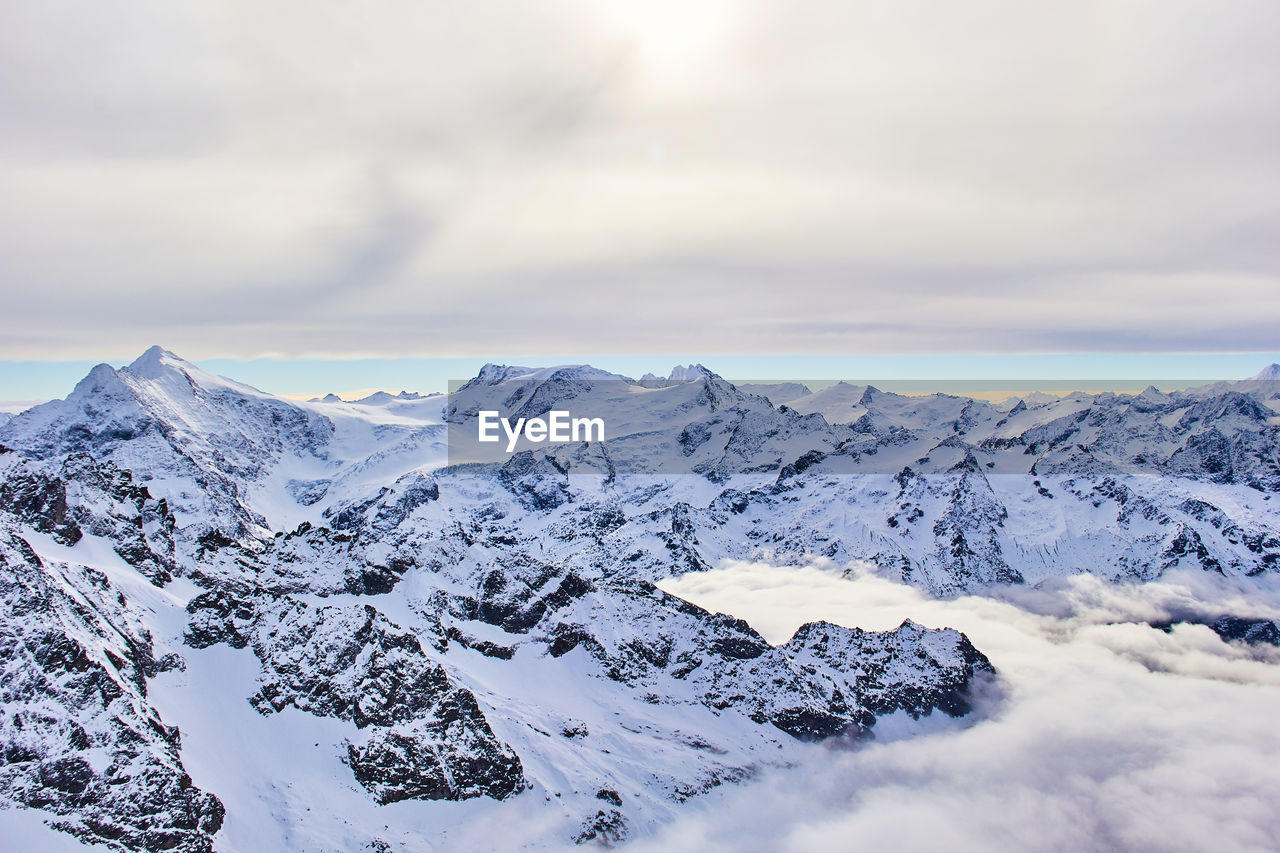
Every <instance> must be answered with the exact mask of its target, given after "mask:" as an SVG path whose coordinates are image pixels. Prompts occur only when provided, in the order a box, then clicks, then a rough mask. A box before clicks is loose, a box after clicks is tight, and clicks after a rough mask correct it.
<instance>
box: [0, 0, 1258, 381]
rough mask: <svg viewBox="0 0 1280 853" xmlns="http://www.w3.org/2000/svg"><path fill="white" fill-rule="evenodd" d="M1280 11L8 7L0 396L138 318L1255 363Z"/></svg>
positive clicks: (637, 351)
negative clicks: (3, 383) (1182, 356)
mask: <svg viewBox="0 0 1280 853" xmlns="http://www.w3.org/2000/svg"><path fill="white" fill-rule="evenodd" d="M1278 38H1280V6H1278V5H1277V4H1275V3H1274V2H1270V0H1266V2H1251V0H1238V1H1237V2H1232V3H1230V4H1222V3H1213V2H1193V1H1192V0H1160V2H1139V1H1137V0H1135V2H1125V3H1115V2H1110V0H1108V2H1090V0H1073V2H1059V0H1048V1H1047V2H1042V3H1036V4H1027V3H1020V2H992V0H975V2H971V3H965V4H954V3H943V2H920V0H895V2H866V0H839V2H837V0H812V2H806V3H802V4H787V3H781V2H759V0H738V2H729V0H702V2H698V3H688V2H677V0H590V1H589V0H546V2H539V3H524V2H514V0H510V1H508V0H477V2H469V3H462V2H425V0H415V2H407V0H405V2H399V0H386V2H383V3H379V4H376V5H369V4H353V3H348V2H333V1H332V0H309V2H306V3H303V2H265V3H255V4H229V3H221V2H199V0H192V2H189V3H181V4H175V3H164V2H137V1H136V0H121V2H118V3H112V4H92V3H87V2H67V0H46V2H41V3H22V2H12V0H0V187H2V188H3V190H2V191H0V297H2V298H3V305H4V310H3V312H2V313H0V375H3V376H6V377H7V378H8V379H9V380H10V381H9V383H8V386H7V387H8V388H9V389H10V390H5V389H0V398H13V397H39V396H51V395H53V394H55V393H57V394H60V393H65V390H66V389H65V388H62V387H61V386H59V388H57V389H55V388H53V387H52V386H53V384H54V383H52V382H50V383H48V384H47V385H46V386H42V387H44V388H45V389H46V390H41V391H40V393H36V392H34V391H25V392H24V391H23V388H24V387H26V386H29V385H30V384H31V383H30V381H29V380H30V379H31V377H33V376H38V375H39V374H40V371H41V370H45V371H52V372H53V373H57V372H58V371H59V370H64V369H69V368H59V367H58V366H57V365H64V366H65V365H67V364H92V363H95V362H98V361H108V362H112V363H124V362H127V361H129V360H131V359H132V358H134V357H136V356H137V355H138V354H139V353H141V352H142V351H143V350H144V349H146V348H147V347H148V346H150V345H152V344H160V345H162V346H165V347H167V348H168V349H171V350H173V351H175V352H177V353H179V354H180V355H182V356H183V357H185V358H188V359H192V360H195V361H198V362H201V363H204V362H206V361H210V360H212V361H215V362H216V361H218V360H225V361H226V362H227V363H235V364H246V365H250V367H249V368H248V370H249V373H250V374H253V373H254V371H255V370H258V369H259V368H261V369H264V370H279V369H283V368H280V367H279V365H281V364H294V365H295V366H297V365H302V366H304V367H308V366H309V367H310V368H314V371H321V370H324V369H326V368H325V367H324V365H325V364H329V363H335V362H342V361H346V360H350V359H377V360H381V361H380V362H378V363H381V364H383V365H387V364H391V363H392V362H396V361H399V360H405V359H446V360H447V359H454V360H457V361H455V362H445V363H444V367H446V368H449V369H450V370H451V369H452V367H453V366H454V365H459V366H460V365H464V364H465V365H473V364H474V365H478V364H481V363H483V362H485V361H514V360H516V359H517V357H518V358H519V359H521V360H533V359H538V360H540V361H541V362H543V363H545V362H546V361H549V360H555V361H592V362H598V361H601V360H608V359H614V360H621V361H623V362H625V363H626V364H627V365H635V366H639V362H640V360H641V357H642V356H643V357H644V358H645V359H649V358H651V357H652V361H649V362H647V363H646V365H645V366H644V369H646V370H650V369H652V370H655V371H656V370H661V369H663V368H664V367H667V366H669V365H670V364H672V363H674V362H676V361H682V362H683V361H689V360H700V361H705V362H707V363H709V364H710V363H713V362H714V361H715V359H717V358H725V359H731V358H739V359H746V358H755V359H757V361H756V362H753V363H747V364H746V365H745V366H744V370H745V372H747V373H752V374H756V375H762V376H763V375H765V374H764V372H763V371H762V366H763V367H764V368H767V366H768V361H767V359H768V358H771V357H779V356H790V357H796V356H804V357H827V358H829V359H839V358H844V359H854V358H867V357H884V356H899V355H915V356H921V355H929V356H931V357H932V358H933V361H932V362H929V363H926V364H925V365H924V367H922V368H921V371H922V372H923V373H924V374H925V375H934V374H936V373H937V371H938V370H939V369H940V368H939V366H940V365H945V364H947V363H948V362H947V359H948V358H950V357H952V356H957V355H963V356H979V355H980V356H986V355H999V356H1006V357H1007V356H1009V355H1021V354H1028V353H1033V354H1067V355H1071V354H1090V353H1092V354H1102V353H1113V354H1129V355H1133V354H1159V353H1195V354H1219V355H1223V354H1230V355H1232V356H1234V355H1239V354H1244V355H1253V354H1263V355H1264V357H1261V358H1252V357H1251V358H1248V359H1246V360H1247V361H1248V364H1249V365H1250V366H1249V367H1248V368H1247V369H1245V370H1244V375H1248V374H1250V373H1252V372H1254V371H1255V370H1256V369H1258V368H1260V367H1261V366H1262V365H1264V364H1266V363H1268V362H1270V361H1275V360H1277V359H1276V358H1275V357H1273V356H1274V354H1275V352H1276V351H1280V334H1278V333H1277V331H1276V330H1277V329H1280V299H1278V298H1276V295H1277V293H1280V241H1278V240H1276V239H1275V235H1276V233H1277V232H1278V231H1280V155H1277V153H1276V152H1277V151H1280V52H1277V51H1276V50H1275V49H1274V46H1275V44H1276V43H1277V39H1278ZM32 363H41V364H44V365H45V367H32V366H31V365H32ZM273 363H274V364H276V367H274V368H271V367H270V365H271V364H273ZM848 363H850V362H843V363H842V362H839V361H820V362H815V364H830V365H832V368H831V369H828V370H825V371H824V370H815V369H811V368H810V367H809V366H808V365H805V369H804V370H803V371H795V373H796V374H801V375H821V374H825V375H830V376H840V375H845V374H847V373H848V371H847V370H845V369H843V368H842V367H841V365H842V364H848ZM908 363H909V362H908ZM1241 363H1243V362H1241ZM255 364H256V365H258V367H253V366H252V365H255ZM373 364H374V362H367V363H366V366H372V365H373ZM1233 364H1234V363H1233ZM264 365H265V367H264ZM439 367H440V365H436V367H435V368H432V369H437V368H439ZM748 368H750V369H748ZM335 369H336V368H335ZM722 372H726V373H732V372H734V371H733V370H724V371H722ZM1201 372H1205V370H1204V369H1202V370H1201ZM1208 372H1212V373H1216V374H1218V375H1236V373H1238V372H1239V371H1236V372H1233V373H1226V372H1225V371H1223V370H1217V369H1216V367H1215V368H1214V369H1213V370H1210V371H1208ZM465 375H467V374H466V373H464V374H463V376H465ZM773 375H775V376H776V375H777V372H776V371H774V373H773ZM243 378H245V379H246V380H247V381H253V380H254V376H253V375H249V376H245V377H243ZM323 378H324V376H321V375H318V374H314V373H313V375H312V376H310V377H308V378H306V379H305V380H295V381H293V384H292V385H291V386H289V387H287V388H286V387H284V385H282V386H281V387H280V388H279V389H277V390H281V391H288V392H295V393H309V392H312V391H316V392H319V391H322V390H326V388H333V387H334V384H333V383H324V382H321V381H319V380H321V379H323ZM451 378H456V377H451ZM70 381H73V380H71V379H68V380H66V382H70ZM58 382H63V380H61V379H59V380H58ZM24 383H25V385H24ZM388 384H395V383H394V382H391V381H389V380H384V379H381V378H379V379H375V380H367V381H365V380H362V381H355V382H351V381H347V380H345V379H343V380H342V384H339V385H338V386H337V388H336V390H344V389H346V388H361V387H383V386H385V385H388ZM406 384H407V383H406ZM285 385H288V383H285ZM304 386H305V387H304Z"/></svg>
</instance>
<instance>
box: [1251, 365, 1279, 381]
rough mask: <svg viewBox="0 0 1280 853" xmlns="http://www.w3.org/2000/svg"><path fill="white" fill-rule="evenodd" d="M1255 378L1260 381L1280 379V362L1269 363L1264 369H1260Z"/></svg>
mask: <svg viewBox="0 0 1280 853" xmlns="http://www.w3.org/2000/svg"><path fill="white" fill-rule="evenodd" d="M1253 378H1254V380H1256V381H1260V382H1275V381H1276V380H1277V379H1280V364H1269V365H1267V366H1266V367H1264V368H1262V370H1260V371H1258V374H1257V375H1256V376H1254V377H1253Z"/></svg>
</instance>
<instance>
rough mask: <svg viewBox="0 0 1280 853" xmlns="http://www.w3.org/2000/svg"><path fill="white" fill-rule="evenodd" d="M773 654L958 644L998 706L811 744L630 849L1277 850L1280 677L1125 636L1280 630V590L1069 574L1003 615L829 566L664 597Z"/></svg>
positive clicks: (1229, 657) (1188, 638)
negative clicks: (861, 741)
mask: <svg viewBox="0 0 1280 853" xmlns="http://www.w3.org/2000/svg"><path fill="white" fill-rule="evenodd" d="M663 586H664V587H665V588H667V589H669V590H671V591H673V592H675V593H677V594H679V595H682V596H684V597H686V598H690V599H691V600H693V601H695V602H698V603H700V604H703V605H704V606H708V607H711V608H714V609H719V610H724V611H726V612H730V613H733V614H734V615H736V616H739V617H742V618H745V619H747V620H748V621H749V622H751V624H752V625H754V626H756V627H758V628H759V629H760V630H761V631H762V633H764V634H765V635H766V636H767V637H769V639H771V640H773V641H781V640H783V639H785V638H786V637H787V636H789V634H790V632H791V631H792V630H793V629H794V628H795V627H796V626H797V625H798V624H799V623H801V622H802V621H808V620H811V619H817V618H825V619H830V620H832V621H835V622H839V623H842V624H846V625H858V626H862V627H868V628H888V627H892V626H894V625H896V624H897V623H898V622H900V621H901V619H902V618H904V617H906V616H911V617H912V618H915V619H917V620H918V621H921V622H923V623H925V624H929V625H934V626H942V625H950V626H952V627H956V628H959V629H961V630H964V631H965V632H967V633H968V634H969V635H970V637H971V638H972V639H973V641H974V643H975V644H976V645H977V646H978V647H979V648H981V649H983V650H984V651H985V652H986V653H987V654H988V655H989V657H990V658H991V660H992V662H993V663H994V664H995V665H996V667H997V668H998V669H999V670H1000V672H1001V675H1002V679H1003V684H1004V690H1005V695H1004V696H1003V697H1002V698H1000V699H999V700H998V701H995V702H993V703H992V704H990V705H989V707H987V709H986V710H985V711H984V712H983V714H982V718H981V719H980V720H979V721H977V722H974V723H973V724H971V725H969V726H967V727H943V728H942V729H941V730H939V731H933V732H928V731H927V730H926V732H925V733H924V734H917V735H915V736H913V737H908V738H892V737H891V738H887V739H882V740H880V741H878V742H873V743H870V744H867V745H864V746H861V747H858V748H856V749H853V750H847V749H840V748H824V747H821V746H819V747H815V748H814V750H813V754H812V757H811V759H810V760H809V761H807V762H805V763H804V764H802V765H800V766H797V767H794V768H791V769H784V770H777V771H771V772H769V773H766V774H764V775H763V776H762V777H760V778H758V779H757V780H756V781H754V782H753V783H751V784H749V785H747V786H744V787H741V788H737V789H734V790H725V791H722V792H719V793H717V794H714V795H712V797H711V798H709V799H707V800H705V801H701V802H698V803H690V804H688V806H687V810H686V811H685V812H684V813H683V814H682V816H681V817H679V818H678V819H677V822H676V823H674V824H672V825H671V826H669V827H667V828H665V829H663V830H660V831H659V832H658V834H657V835H656V836H655V837H653V838H650V839H646V840H645V841H643V842H641V843H640V844H638V845H637V846H636V848H635V849H636V850H637V851H644V850H659V849H699V850H736V849H744V848H745V847H748V846H749V847H750V848H751V849H758V850H797V851H798V850H813V849H820V850H839V849H895V850H938V849H946V850H958V851H969V850H972V851H987V850H1004V849H1016V850H1062V849H1072V850H1086V851H1089V850H1098V851H1102V850H1115V849H1125V850H1151V851H1157V850H1171V849H1177V850H1222V849H1229V850H1269V849H1274V848H1275V846H1276V843H1277V840H1278V839H1280V819H1278V818H1277V816H1276V812H1275V809H1274V807H1273V804H1272V803H1271V798H1270V795H1269V793H1268V792H1269V791H1271V790H1274V787H1275V785H1276V784H1277V783H1278V782H1280V761H1277V759H1278V758H1280V732H1277V731H1276V729H1275V726H1274V720H1275V719H1276V714H1277V712H1280V668H1278V667H1277V665H1276V664H1277V662H1280V661H1278V660H1277V659H1276V658H1275V656H1274V655H1273V654H1271V653H1269V652H1262V651H1258V650H1251V649H1249V648H1247V647H1240V646H1236V645H1231V644H1227V643H1223V642H1222V641H1221V640H1219V639H1218V638H1217V636H1216V635H1214V634H1213V633H1212V632H1211V631H1209V630H1208V629H1207V628H1202V627H1196V626H1179V627H1175V629H1174V630H1173V631H1172V632H1171V633H1164V632H1162V631H1158V630H1155V629H1152V628H1148V627H1146V626H1145V625H1141V624H1134V623H1133V622H1131V621H1128V620H1143V619H1148V618H1152V619H1154V618H1168V617H1171V616H1174V617H1176V616H1186V615H1189V614H1192V613H1200V614H1204V615H1216V614H1217V613H1221V612H1224V611H1232V610H1236V609H1237V608H1240V610H1239V611H1238V612H1247V613H1253V614H1257V615H1268V616H1272V617H1274V616H1276V615H1277V614H1280V588H1277V587H1276V586H1275V585H1274V584H1272V585H1269V586H1268V585H1265V584H1263V583H1256V584H1250V583H1243V584H1230V583H1228V582H1226V581H1221V580H1219V581H1217V582H1215V581H1214V580H1213V579H1211V578H1208V577H1207V576H1195V575H1191V574H1179V575H1174V576H1171V577H1169V578H1166V579H1164V580H1162V581H1160V582H1157V583H1153V584H1148V585H1143V586H1112V585H1107V584H1105V583H1103V582H1101V581H1098V580H1096V579H1093V578H1088V577H1080V578H1072V579H1070V580H1067V581H1065V582H1062V583H1060V584H1056V585H1054V587H1053V588H1050V589H1039V590H1014V591H1013V595H1011V596H1010V597H1009V599H1008V600H998V599H994V598H977V597H965V598H959V599H956V600H953V601H937V600H932V599H927V598H925V597H924V596H922V595H921V594H920V593H919V592H917V591H916V590H914V589H911V588H907V587H903V586H898V585H895V584H891V583H888V582H886V581H883V580H881V579H879V578H877V577H875V576H874V575H872V574H862V575H861V576H855V577H853V578H851V579H850V578H843V577H841V576H840V574H839V573H838V572H836V571H834V570H833V569H832V567H830V566H819V567H801V568H796V567H785V568H784V567H773V566H768V565H762V564H751V563H729V564H727V566H726V568H724V569H721V570H717V571H714V572H710V573H707V574H703V575H686V576H684V577H682V578H680V579H677V580H671V581H667V582H664V584H663Z"/></svg>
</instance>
